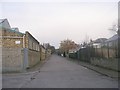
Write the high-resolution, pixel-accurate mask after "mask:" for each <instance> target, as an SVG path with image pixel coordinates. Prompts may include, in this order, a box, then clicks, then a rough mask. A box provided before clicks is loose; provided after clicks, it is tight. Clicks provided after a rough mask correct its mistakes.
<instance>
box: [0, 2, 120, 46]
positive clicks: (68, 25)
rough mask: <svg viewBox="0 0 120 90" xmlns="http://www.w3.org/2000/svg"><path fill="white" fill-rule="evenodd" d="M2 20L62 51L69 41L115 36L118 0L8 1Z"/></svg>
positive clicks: (0, 13) (0, 11) (1, 8)
mask: <svg viewBox="0 0 120 90" xmlns="http://www.w3.org/2000/svg"><path fill="white" fill-rule="evenodd" d="M0 18H7V19H8V21H9V23H10V25H11V27H18V28H19V30H20V32H23V33H24V32H25V31H29V32H30V33H31V34H32V35H33V36H34V37H35V38H36V39H37V40H38V41H39V42H40V43H46V42H48V43H50V44H51V45H54V46H55V47H56V48H58V47H59V43H60V41H61V40H64V39H67V38H68V39H72V40H74V41H75V42H76V43H81V42H83V41H84V40H85V39H86V37H89V39H93V40H94V39H97V38H102V37H105V38H109V37H111V36H112V35H113V34H115V33H114V32H111V31H110V30H108V29H109V28H111V26H112V25H113V24H115V23H117V19H118V0H39V1H38V0H30V1H28V0H20V1H19V2H18V1H15V0H9V1H8V0H4V1H1V3H0Z"/></svg>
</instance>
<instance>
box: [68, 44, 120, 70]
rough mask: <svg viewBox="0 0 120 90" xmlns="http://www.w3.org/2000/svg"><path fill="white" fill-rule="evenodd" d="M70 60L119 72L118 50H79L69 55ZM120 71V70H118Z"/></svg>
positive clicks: (101, 48) (92, 48)
mask: <svg viewBox="0 0 120 90" xmlns="http://www.w3.org/2000/svg"><path fill="white" fill-rule="evenodd" d="M69 57H70V58H73V59H78V60H80V61H85V62H89V63H91V64H93V65H97V66H101V67H104V68H108V69H112V70H117V71H118V70H119V68H118V49H117V48H111V47H110V46H107V47H104V46H103V47H100V48H96V47H86V48H81V49H80V50H78V51H77V52H76V53H70V54H69ZM119 71H120V70H119Z"/></svg>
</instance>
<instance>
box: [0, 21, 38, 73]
mask: <svg viewBox="0 0 120 90" xmlns="http://www.w3.org/2000/svg"><path fill="white" fill-rule="evenodd" d="M0 37H1V38H0V48H1V49H2V55H1V56H2V71H3V72H22V71H24V70H25V69H26V68H30V67H32V66H34V65H35V64H37V63H38V62H40V49H39V42H38V41H37V40H36V39H35V38H34V37H33V36H32V35H31V34H30V33H29V32H25V33H21V32H19V29H18V28H11V27H10V25H9V22H8V20H7V19H0Z"/></svg>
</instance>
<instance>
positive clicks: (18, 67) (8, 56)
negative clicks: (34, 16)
mask: <svg viewBox="0 0 120 90" xmlns="http://www.w3.org/2000/svg"><path fill="white" fill-rule="evenodd" d="M2 71H3V72H22V71H23V48H2Z"/></svg>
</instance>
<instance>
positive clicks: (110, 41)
mask: <svg viewBox="0 0 120 90" xmlns="http://www.w3.org/2000/svg"><path fill="white" fill-rule="evenodd" d="M118 37H119V36H118V34H115V35H113V36H112V37H110V38H109V39H108V40H106V42H105V43H106V45H109V47H111V48H112V47H118ZM119 39H120V38H119Z"/></svg>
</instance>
